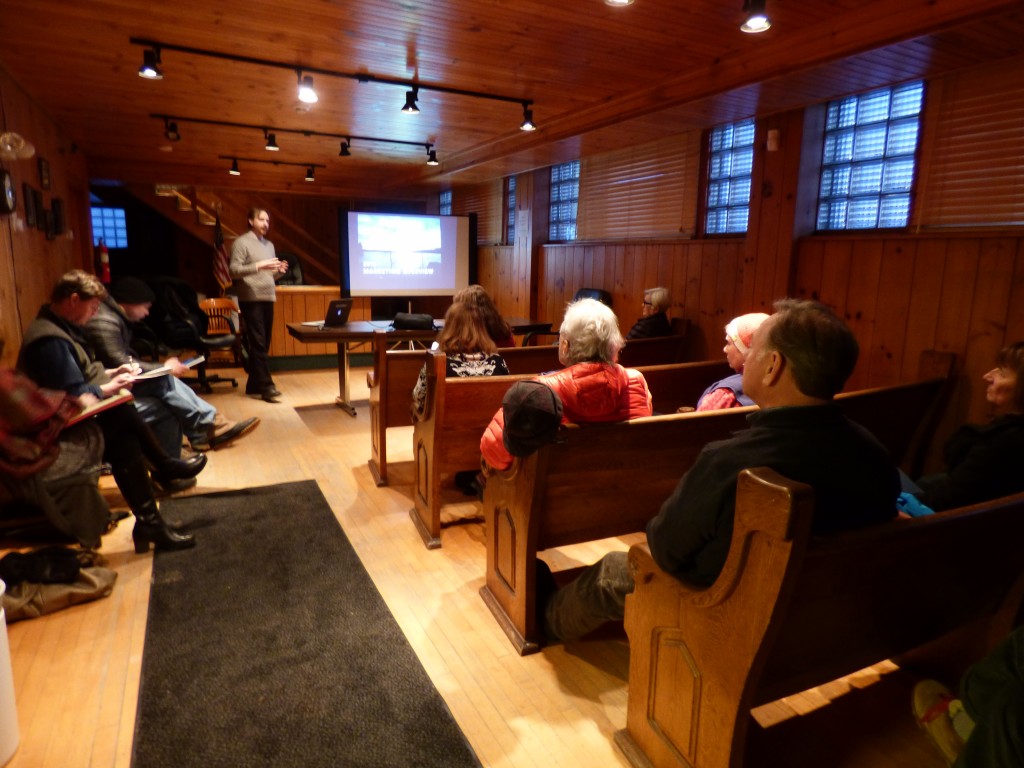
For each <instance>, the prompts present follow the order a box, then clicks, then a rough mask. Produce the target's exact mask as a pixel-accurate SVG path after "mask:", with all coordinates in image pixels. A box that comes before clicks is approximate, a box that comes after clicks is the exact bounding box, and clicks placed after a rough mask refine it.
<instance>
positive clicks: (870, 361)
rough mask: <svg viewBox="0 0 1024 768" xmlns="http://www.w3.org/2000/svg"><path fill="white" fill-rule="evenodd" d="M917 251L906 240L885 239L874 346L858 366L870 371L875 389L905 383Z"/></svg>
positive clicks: (876, 308) (873, 337)
mask: <svg viewBox="0 0 1024 768" xmlns="http://www.w3.org/2000/svg"><path fill="white" fill-rule="evenodd" d="M914 250H915V249H914V247H913V243H912V242H909V241H907V240H904V239H895V240H886V241H885V243H884V245H883V249H882V263H881V270H880V273H879V280H878V299H877V301H876V303H875V311H874V319H875V321H874V332H873V335H872V340H871V346H870V347H869V348H868V349H861V362H860V364H859V366H858V367H862V366H863V367H866V368H867V370H868V382H869V386H872V387H883V386H890V385H893V384H898V383H899V382H900V381H901V380H902V379H901V378H900V377H901V375H902V371H903V368H904V366H903V353H904V349H905V347H906V339H907V320H908V310H909V307H910V295H911V293H912V291H913V289H914V282H913V279H914ZM865 358H866V359H865ZM916 359H917V356H916V355H915V360H916Z"/></svg>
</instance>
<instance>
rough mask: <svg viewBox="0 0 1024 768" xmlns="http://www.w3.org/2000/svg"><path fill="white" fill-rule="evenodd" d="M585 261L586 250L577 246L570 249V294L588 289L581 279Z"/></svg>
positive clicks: (584, 270) (586, 257)
mask: <svg viewBox="0 0 1024 768" xmlns="http://www.w3.org/2000/svg"><path fill="white" fill-rule="evenodd" d="M587 259H588V256H587V249H586V248H585V247H584V246H581V245H578V246H576V247H575V248H573V249H572V283H571V288H572V293H576V291H578V290H579V289H580V288H589V287H590V286H588V285H587V284H586V282H585V281H584V279H583V275H584V272H586V269H585V262H586V261H587ZM567 277H568V276H567Z"/></svg>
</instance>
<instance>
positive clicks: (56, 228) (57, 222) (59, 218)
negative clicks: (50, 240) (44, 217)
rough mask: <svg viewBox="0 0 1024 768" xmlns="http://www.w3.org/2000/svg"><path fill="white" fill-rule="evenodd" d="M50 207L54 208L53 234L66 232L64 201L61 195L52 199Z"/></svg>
mask: <svg viewBox="0 0 1024 768" xmlns="http://www.w3.org/2000/svg"><path fill="white" fill-rule="evenodd" d="M50 208H52V209H53V234H54V235H63V234H64V201H63V200H61V199H60V198H59V197H55V198H53V200H51V201H50Z"/></svg>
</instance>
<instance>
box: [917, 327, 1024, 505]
mask: <svg viewBox="0 0 1024 768" xmlns="http://www.w3.org/2000/svg"><path fill="white" fill-rule="evenodd" d="M982 378H983V379H984V380H985V384H986V385H987V386H986V389H985V399H986V400H987V401H988V403H989V404H990V405H991V419H990V421H989V422H988V423H987V424H965V425H964V426H962V427H960V429H958V430H957V431H956V432H954V433H953V435H952V436H951V437H950V438H949V440H947V441H946V445H945V447H944V449H943V458H944V459H945V462H946V471H945V472H941V473H938V474H934V475H928V476H926V477H922V478H921V479H920V480H918V481H917V486H918V488H919V489H920V490H918V489H913V493H912V494H910V493H904V494H901V495H900V501H899V507H900V508H901V509H902V510H903V511H905V512H907V513H908V514H910V515H911V516H913V517H917V516H919V515H922V514H929V513H930V512H933V511H935V512H938V511H940V510H943V509H953V508H955V507H963V506H967V505H968V504H977V503H979V502H982V501H988V500H990V499H997V498H999V497H1000V496H1008V495H1010V494H1011V493H1019V492H1021V491H1024V342H1020V341H1018V342H1016V343H1014V344H1010V345H1009V346H1006V347H1004V348H1003V349H1002V350H1000V352H999V354H998V355H997V356H996V367H995V368H993V369H992V370H991V371H989V372H988V373H986V374H985V375H984V376H983V377H982Z"/></svg>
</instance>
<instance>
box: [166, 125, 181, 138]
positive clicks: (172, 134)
mask: <svg viewBox="0 0 1024 768" xmlns="http://www.w3.org/2000/svg"><path fill="white" fill-rule="evenodd" d="M164 138H166V139H167V140H168V141H181V134H180V133H178V124H177V123H176V122H174V121H173V120H164Z"/></svg>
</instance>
